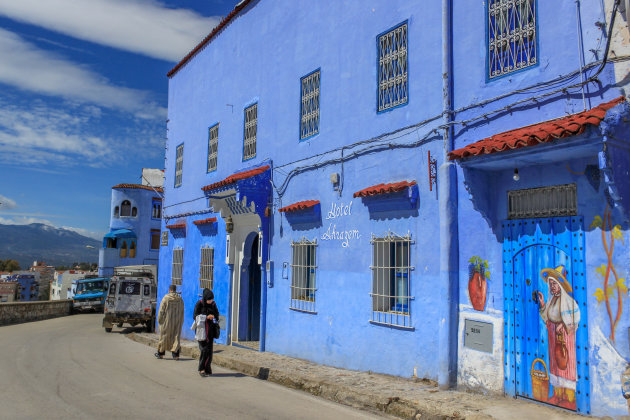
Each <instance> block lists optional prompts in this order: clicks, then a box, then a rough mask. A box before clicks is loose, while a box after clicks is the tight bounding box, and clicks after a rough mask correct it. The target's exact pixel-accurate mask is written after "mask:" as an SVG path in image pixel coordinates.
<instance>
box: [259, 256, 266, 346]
mask: <svg viewBox="0 0 630 420" xmlns="http://www.w3.org/2000/svg"><path fill="white" fill-rule="evenodd" d="M260 281H261V282H262V287H261V289H260V290H261V302H260V328H259V332H258V334H259V335H258V337H259V338H258V340H259V341H258V351H260V352H264V351H265V335H266V333H267V320H266V314H267V270H265V262H264V261H263V264H261V265H260Z"/></svg>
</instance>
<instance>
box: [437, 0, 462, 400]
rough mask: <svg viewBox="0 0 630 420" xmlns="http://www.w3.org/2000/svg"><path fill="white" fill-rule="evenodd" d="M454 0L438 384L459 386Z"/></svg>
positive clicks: (447, 70) (445, 44)
mask: <svg viewBox="0 0 630 420" xmlns="http://www.w3.org/2000/svg"><path fill="white" fill-rule="evenodd" d="M452 7H453V0H442V94H443V95H442V96H443V113H442V119H443V121H442V122H443V124H444V127H445V128H444V144H443V146H444V147H443V154H442V162H443V163H442V165H440V169H439V175H438V176H439V182H438V205H439V210H440V284H441V285H442V288H443V291H444V292H445V295H444V296H445V299H444V301H443V308H444V310H443V311H442V317H441V319H440V325H438V328H439V349H440V350H439V353H438V354H439V356H438V357H439V359H438V362H439V371H438V385H439V386H440V388H442V389H449V388H454V387H455V386H457V345H458V332H457V327H458V314H459V266H458V264H459V248H458V242H459V241H458V231H457V168H456V167H455V164H454V163H453V162H449V161H448V153H449V152H450V151H452V150H453V146H454V139H453V127H452V125H451V122H452V120H453V114H452V113H453V101H452V99H453V88H452V83H453V61H452V58H453V39H452V36H453V26H452V25H453V19H452V14H453V12H452Z"/></svg>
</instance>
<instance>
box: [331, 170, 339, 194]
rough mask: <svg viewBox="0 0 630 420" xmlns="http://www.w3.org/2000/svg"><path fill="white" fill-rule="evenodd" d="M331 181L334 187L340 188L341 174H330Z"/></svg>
mask: <svg viewBox="0 0 630 420" xmlns="http://www.w3.org/2000/svg"><path fill="white" fill-rule="evenodd" d="M330 183H331V184H332V185H333V188H334V189H335V190H337V189H338V188H339V174H338V173H336V172H335V173H332V174H330Z"/></svg>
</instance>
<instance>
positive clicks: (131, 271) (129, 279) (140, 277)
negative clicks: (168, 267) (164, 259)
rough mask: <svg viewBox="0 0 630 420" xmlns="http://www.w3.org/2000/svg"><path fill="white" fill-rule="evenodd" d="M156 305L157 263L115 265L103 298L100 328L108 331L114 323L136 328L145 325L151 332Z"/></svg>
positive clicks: (119, 325) (120, 326)
mask: <svg viewBox="0 0 630 420" xmlns="http://www.w3.org/2000/svg"><path fill="white" fill-rule="evenodd" d="M156 306H157V266H155V265H130V266H124V267H115V268H114V276H113V277H112V279H111V282H110V284H109V291H108V293H107V299H106V300H105V311H104V313H105V316H104V317H103V327H104V328H105V331H107V332H111V331H112V328H113V327H114V325H118V327H119V328H122V326H123V325H124V324H129V325H131V326H132V327H135V326H136V325H139V324H144V325H145V326H146V329H147V331H149V332H152V331H153V329H154V325H155V310H156Z"/></svg>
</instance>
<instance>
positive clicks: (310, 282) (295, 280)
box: [291, 238, 317, 312]
mask: <svg viewBox="0 0 630 420" xmlns="http://www.w3.org/2000/svg"><path fill="white" fill-rule="evenodd" d="M291 251H292V254H293V255H292V263H291V308H292V309H297V310H301V311H305V312H315V291H316V290H317V289H316V286H315V270H316V269H317V265H316V251H317V241H315V240H314V241H309V240H308V239H306V238H302V240H300V241H299V242H293V241H291Z"/></svg>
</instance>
